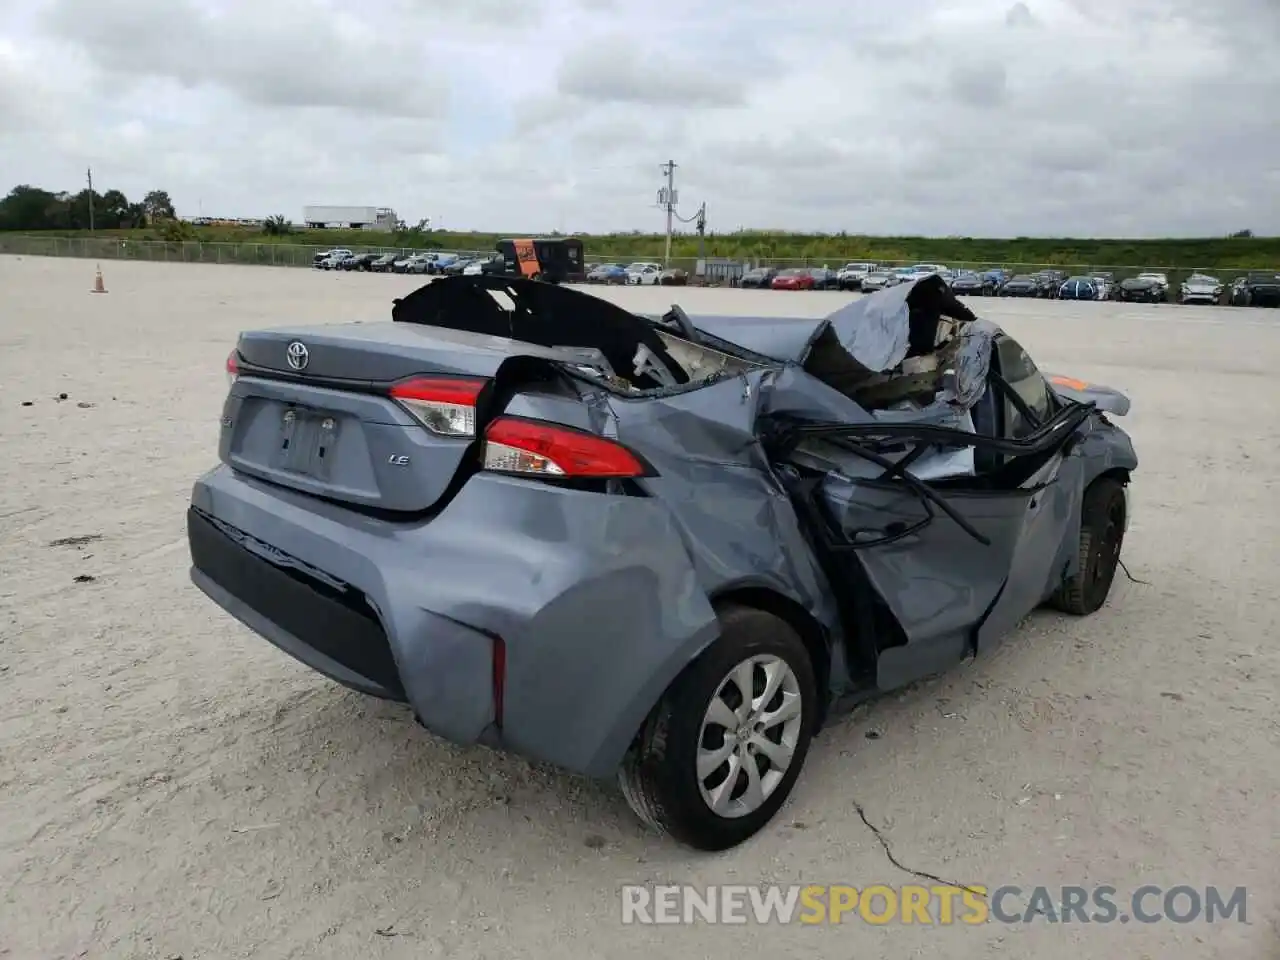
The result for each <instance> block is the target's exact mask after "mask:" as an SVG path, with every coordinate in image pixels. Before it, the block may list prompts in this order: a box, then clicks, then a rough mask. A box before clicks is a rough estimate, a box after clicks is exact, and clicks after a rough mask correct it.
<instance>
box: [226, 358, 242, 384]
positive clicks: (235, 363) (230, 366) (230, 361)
mask: <svg viewBox="0 0 1280 960" xmlns="http://www.w3.org/2000/svg"><path fill="white" fill-rule="evenodd" d="M238 376H240V358H239V356H237V353H236V351H235V350H232V351H231V352H230V353H229V354H227V383H228V384H232V383H235V382H236V377H238Z"/></svg>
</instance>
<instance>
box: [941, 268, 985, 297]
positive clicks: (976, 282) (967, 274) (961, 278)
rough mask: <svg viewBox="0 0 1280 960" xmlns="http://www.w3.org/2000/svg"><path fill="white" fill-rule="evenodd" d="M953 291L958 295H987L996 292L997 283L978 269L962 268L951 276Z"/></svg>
mask: <svg viewBox="0 0 1280 960" xmlns="http://www.w3.org/2000/svg"><path fill="white" fill-rule="evenodd" d="M950 286H951V292H952V293H954V294H956V295H957V296H967V295H973V296H979V297H986V296H990V295H991V294H993V293H995V290H996V287H995V283H994V282H993V281H991V280H988V279H987V278H986V277H984V276H982V275H981V274H980V273H978V272H977V271H976V270H961V271H959V272H958V273H956V275H955V276H954V277H952V278H951V283H950Z"/></svg>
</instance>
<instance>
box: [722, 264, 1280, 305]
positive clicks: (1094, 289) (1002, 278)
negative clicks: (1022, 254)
mask: <svg viewBox="0 0 1280 960" xmlns="http://www.w3.org/2000/svg"><path fill="white" fill-rule="evenodd" d="M930 274H937V275H939V276H941V277H942V278H943V279H944V280H945V281H946V282H947V284H948V286H950V287H951V289H952V291H954V292H955V293H957V294H961V295H967V296H980V297H1031V298H1037V299H1045V300H1114V301H1120V302H1125V303H1168V302H1170V301H1176V302H1177V303H1184V304H1187V303H1205V304H1219V303H1226V304H1230V305H1233V306H1250V305H1253V306H1280V273H1275V272H1270V271H1253V272H1250V273H1249V274H1247V275H1245V276H1242V277H1238V278H1236V279H1235V280H1234V281H1233V282H1232V283H1231V284H1230V285H1229V286H1228V285H1227V284H1226V283H1224V282H1223V281H1222V280H1220V279H1219V278H1217V277H1213V276H1209V275H1208V274H1203V273H1195V274H1192V275H1191V276H1190V277H1188V278H1187V279H1186V280H1185V281H1184V282H1182V283H1181V284H1180V285H1179V286H1178V289H1177V291H1176V292H1175V291H1174V290H1173V289H1172V285H1171V284H1170V282H1169V277H1168V275H1167V274H1164V273H1160V272H1156V271H1150V272H1144V273H1140V274H1138V275H1137V276H1135V277H1126V278H1125V279H1123V280H1120V281H1117V280H1116V279H1115V275H1114V274H1112V273H1110V272H1106V271H1099V272H1096V273H1092V274H1089V275H1072V276H1068V275H1067V274H1066V272H1064V271H1062V270H1054V269H1046V270H1038V271H1036V272H1035V273H1021V274H1015V275H1010V274H1009V273H1007V272H1006V271H1005V270H1003V269H999V268H994V269H990V270H982V271H978V270H951V269H949V268H948V267H946V266H944V265H942V264H938V263H918V264H915V265H914V266H910V267H884V266H881V265H879V264H875V263H849V264H846V265H845V266H843V267H842V268H840V269H839V270H835V271H832V270H830V269H829V268H827V267H792V268H788V269H778V268H776V267H756V268H755V269H752V270H748V271H747V272H746V273H745V274H743V276H742V281H741V285H742V286H744V287H748V288H756V289H772V290H837V289H838V290H860V291H863V292H865V293H872V292H874V291H876V290H883V289H884V288H885V287H892V286H896V285H897V284H899V283H909V282H911V281H913V280H918V279H920V278H921V277H925V276H928V275H930Z"/></svg>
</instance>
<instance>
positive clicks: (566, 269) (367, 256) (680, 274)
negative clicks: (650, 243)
mask: <svg viewBox="0 0 1280 960" xmlns="http://www.w3.org/2000/svg"><path fill="white" fill-rule="evenodd" d="M312 266H313V267H315V268H316V269H318V270H359V271H368V272H371V273H411V274H437V275H440V276H459V275H463V276H476V275H481V274H508V275H512V276H516V275H518V276H522V277H525V278H527V279H531V280H544V281H547V282H549V283H564V282H579V281H581V280H583V279H585V276H586V275H585V272H584V260H583V251H582V241H581V240H579V239H577V238H575V237H520V238H509V239H505V240H499V241H498V242H497V244H496V245H495V248H494V252H493V253H483V254H467V255H463V254H457V253H443V252H439V251H434V250H426V251H419V252H417V253H405V252H404V251H398V252H395V253H384V252H365V253H354V252H353V251H351V250H349V249H347V248H346V247H338V248H335V249H333V250H322V251H320V252H318V253H316V254H315V255H314V257H313V258H312ZM659 269H660V268H659ZM665 273H668V274H670V275H671V276H672V277H673V278H684V279H683V280H680V279H675V280H674V281H673V282H686V281H687V277H686V276H685V274H684V271H682V270H675V271H665Z"/></svg>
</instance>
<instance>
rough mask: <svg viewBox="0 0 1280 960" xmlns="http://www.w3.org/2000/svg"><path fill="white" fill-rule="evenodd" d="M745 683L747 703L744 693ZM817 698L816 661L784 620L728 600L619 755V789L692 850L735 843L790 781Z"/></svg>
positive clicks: (769, 813) (772, 807)
mask: <svg viewBox="0 0 1280 960" xmlns="http://www.w3.org/2000/svg"><path fill="white" fill-rule="evenodd" d="M745 683H749V684H750V685H751V687H752V697H753V698H754V702H753V701H752V700H747V699H746V698H745V697H744V696H743V695H742V694H741V690H742V686H741V685H740V684H745ZM771 691H772V692H771ZM766 694H767V695H768V700H765V695H766ZM817 697H818V690H817V685H816V681H815V679H814V671H813V664H812V663H811V662H810V660H809V654H808V651H807V650H806V649H805V646H804V642H803V641H802V640H801V639H800V636H799V635H798V634H797V633H796V631H795V630H794V629H793V628H792V627H791V625H790V624H788V623H787V622H786V621H784V620H782V619H780V618H779V617H776V616H774V615H773V614H770V613H766V612H764V611H763V610H756V609H752V608H749V607H736V606H735V607H727V608H726V609H724V610H722V611H721V612H720V637H719V639H717V640H716V641H715V642H714V643H713V644H712V645H711V646H710V647H708V648H707V650H705V651H704V652H703V653H702V654H701V655H700V656H699V657H698V659H696V660H695V661H694V662H693V663H691V664H690V665H689V666H688V667H686V668H685V670H684V672H683V673H682V674H681V675H680V676H679V677H678V678H676V681H675V682H674V683H673V684H672V685H671V687H670V688H669V689H668V690H667V692H666V693H665V694H664V695H663V697H662V699H661V700H660V701H659V702H658V705H657V706H656V707H654V709H653V711H652V712H651V713H650V714H649V717H648V719H647V720H646V721H645V724H644V727H643V728H642V729H641V731H640V735H639V736H638V737H637V738H636V743H635V744H634V745H633V746H632V748H631V750H629V751H628V753H627V756H626V758H625V759H624V760H623V763H622V766H621V768H620V769H619V771H618V782H619V785H620V786H621V788H622V793H623V796H625V797H626V800H627V803H628V805H629V806H630V807H631V809H632V810H633V811H634V812H635V814H636V816H638V817H639V818H640V819H641V820H642V821H644V822H645V823H646V824H647V825H649V826H650V827H652V828H654V829H656V830H658V831H659V832H663V833H668V834H670V835H671V836H672V837H674V838H675V839H676V840H678V841H680V842H681V843H684V844H687V845H689V846H691V847H694V848H696V849H699V850H709V851H715V850H726V849H728V848H730V847H733V846H736V845H738V844H739V843H742V842H743V841H744V840H746V839H747V838H748V837H750V836H752V835H753V834H755V833H756V832H758V831H759V830H760V829H761V828H762V827H764V826H765V824H767V823H768V822H769V821H770V820H771V819H773V816H774V815H775V814H776V813H777V812H778V810H779V809H780V808H781V807H782V805H783V804H784V803H785V802H786V799H787V797H788V796H789V795H790V793H791V790H792V788H793V787H794V786H795V782H796V779H797V777H799V775H800V768H801V767H802V766H804V760H805V757H806V755H807V754H808V752H809V743H810V741H811V740H812V738H813V730H814V724H815V721H816V717H817V707H818V703H817ZM731 724H736V725H737V728H736V729H732V728H731ZM762 744H763V749H762V747H761V745H762ZM717 760H719V763H717ZM746 764H751V765H753V766H754V773H755V776H754V777H753V776H752V775H751V773H750V772H748V770H749V768H748V767H747V766H746ZM717 801H719V802H718V803H717Z"/></svg>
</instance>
